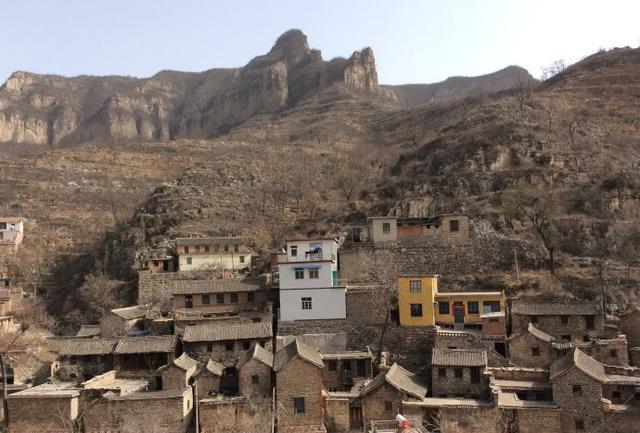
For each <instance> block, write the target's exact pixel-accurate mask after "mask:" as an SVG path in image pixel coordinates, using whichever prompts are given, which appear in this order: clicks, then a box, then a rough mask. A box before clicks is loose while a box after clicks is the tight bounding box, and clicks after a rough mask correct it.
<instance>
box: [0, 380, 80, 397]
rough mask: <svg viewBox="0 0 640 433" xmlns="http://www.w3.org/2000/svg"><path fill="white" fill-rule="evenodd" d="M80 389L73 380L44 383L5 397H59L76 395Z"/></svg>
mask: <svg viewBox="0 0 640 433" xmlns="http://www.w3.org/2000/svg"><path fill="white" fill-rule="evenodd" d="M79 395H80V389H79V388H76V384H75V383H73V382H60V383H45V384H42V385H38V386H34V387H33V388H27V389H25V390H24V391H20V392H16V393H15V394H10V395H9V396H8V397H7V398H12V399H13V398H60V397H78V396H79Z"/></svg>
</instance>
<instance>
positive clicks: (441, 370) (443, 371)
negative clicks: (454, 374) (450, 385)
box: [438, 368, 447, 377]
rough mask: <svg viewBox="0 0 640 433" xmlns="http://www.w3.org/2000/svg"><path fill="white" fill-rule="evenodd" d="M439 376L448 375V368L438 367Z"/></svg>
mask: <svg viewBox="0 0 640 433" xmlns="http://www.w3.org/2000/svg"><path fill="white" fill-rule="evenodd" d="M438 377H447V369H446V368H439V369H438Z"/></svg>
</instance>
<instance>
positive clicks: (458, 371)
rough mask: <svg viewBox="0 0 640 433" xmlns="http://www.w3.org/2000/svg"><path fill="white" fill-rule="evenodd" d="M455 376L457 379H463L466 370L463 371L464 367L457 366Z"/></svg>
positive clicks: (454, 371) (454, 370)
mask: <svg viewBox="0 0 640 433" xmlns="http://www.w3.org/2000/svg"><path fill="white" fill-rule="evenodd" d="M453 377H454V378H455V379H462V378H463V377H464V372H463V371H462V367H455V368H454V369H453Z"/></svg>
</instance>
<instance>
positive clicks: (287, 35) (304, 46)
mask: <svg viewBox="0 0 640 433" xmlns="http://www.w3.org/2000/svg"><path fill="white" fill-rule="evenodd" d="M309 51H310V50H309V42H308V41H307V35H305V34H304V33H302V31H300V30H298V29H291V30H288V31H286V32H284V33H283V34H282V35H280V37H279V38H278V40H276V43H275V45H274V46H273V48H272V49H271V52H270V54H276V55H278V57H282V58H284V59H285V60H286V62H287V63H288V64H296V63H298V62H299V61H300V60H302V59H303V58H305V57H306V56H308V55H309Z"/></svg>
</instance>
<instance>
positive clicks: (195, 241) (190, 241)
mask: <svg viewBox="0 0 640 433" xmlns="http://www.w3.org/2000/svg"><path fill="white" fill-rule="evenodd" d="M245 243H247V241H246V239H244V238H240V237H208V238H177V239H176V245H240V244H245Z"/></svg>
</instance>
